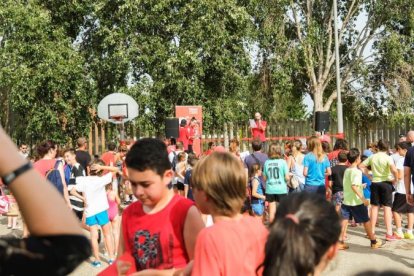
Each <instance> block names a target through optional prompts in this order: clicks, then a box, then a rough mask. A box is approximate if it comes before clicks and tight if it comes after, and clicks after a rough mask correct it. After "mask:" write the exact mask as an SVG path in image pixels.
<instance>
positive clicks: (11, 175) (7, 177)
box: [1, 162, 32, 186]
mask: <svg viewBox="0 0 414 276" xmlns="http://www.w3.org/2000/svg"><path fill="white" fill-rule="evenodd" d="M31 168H32V163H30V162H28V163H26V164H24V165H23V166H21V167H19V168H17V169H16V170H14V171H12V172H11V173H9V174H7V175H5V176H3V177H2V178H1V180H2V182H3V184H4V185H6V186H8V185H10V183H12V182H13V181H14V180H15V179H16V178H17V177H18V176H19V175H21V174H23V173H25V172H26V171H28V170H30V169H31Z"/></svg>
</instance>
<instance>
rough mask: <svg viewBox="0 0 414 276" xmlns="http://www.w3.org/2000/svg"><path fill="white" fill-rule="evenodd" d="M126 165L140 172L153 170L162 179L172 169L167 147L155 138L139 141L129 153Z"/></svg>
mask: <svg viewBox="0 0 414 276" xmlns="http://www.w3.org/2000/svg"><path fill="white" fill-rule="evenodd" d="M125 163H126V165H127V167H128V168H131V169H134V170H137V171H140V172H143V171H145V170H152V171H154V172H155V173H157V174H158V175H160V176H161V177H162V176H163V175H164V173H165V171H167V170H170V169H171V163H170V160H169V159H168V152H167V146H166V145H165V144H164V143H163V142H162V141H160V140H158V139H154V138H144V139H140V140H138V141H137V142H136V143H135V144H134V145H133V146H132V147H131V149H130V150H129V152H128V153H127V155H126V158H125Z"/></svg>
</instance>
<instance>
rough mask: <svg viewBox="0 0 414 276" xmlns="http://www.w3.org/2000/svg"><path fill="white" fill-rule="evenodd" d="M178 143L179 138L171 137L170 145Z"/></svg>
mask: <svg viewBox="0 0 414 276" xmlns="http://www.w3.org/2000/svg"><path fill="white" fill-rule="evenodd" d="M176 144H177V139H175V138H174V137H171V138H170V145H173V146H175V145H176Z"/></svg>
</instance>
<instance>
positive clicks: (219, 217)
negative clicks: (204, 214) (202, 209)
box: [211, 212, 243, 223]
mask: <svg viewBox="0 0 414 276" xmlns="http://www.w3.org/2000/svg"><path fill="white" fill-rule="evenodd" d="M211 216H212V217H213V221H214V223H217V222H219V221H230V220H240V219H241V218H242V217H243V215H242V214H239V213H237V214H235V215H233V216H225V215H221V214H217V213H214V212H213V213H211Z"/></svg>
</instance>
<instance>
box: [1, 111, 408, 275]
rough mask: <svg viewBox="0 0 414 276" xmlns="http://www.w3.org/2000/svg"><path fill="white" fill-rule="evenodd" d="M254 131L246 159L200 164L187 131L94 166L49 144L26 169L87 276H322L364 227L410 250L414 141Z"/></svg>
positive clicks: (214, 148)
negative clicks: (280, 139)
mask: <svg viewBox="0 0 414 276" xmlns="http://www.w3.org/2000/svg"><path fill="white" fill-rule="evenodd" d="M255 120H256V123H257V129H256V130H252V133H253V132H254V133H256V137H253V139H252V141H251V149H252V150H251V152H249V153H241V152H240V143H239V141H238V140H236V139H232V140H231V141H230V145H229V148H228V149H226V148H224V147H223V146H222V145H220V144H219V143H217V142H209V143H208V147H207V149H206V150H205V151H204V152H203V153H201V154H200V155H199V156H197V155H196V154H195V153H194V150H193V147H192V139H193V138H194V137H195V136H196V133H194V131H193V130H191V129H192V128H191V127H190V128H188V127H186V124H187V122H186V121H185V120H182V121H181V127H180V137H178V139H175V138H170V137H167V138H165V139H164V140H160V139H152V138H144V139H140V140H138V141H128V142H125V141H123V142H121V143H119V144H118V145H117V144H115V143H113V142H110V143H108V145H107V151H106V152H104V153H103V154H102V155H101V156H94V157H91V156H90V155H89V153H88V151H87V140H86V139H85V138H83V137H81V138H79V139H78V140H77V148H75V149H73V148H66V149H63V148H60V147H58V145H56V144H55V143H54V142H52V141H45V142H43V143H41V144H39V145H38V146H37V148H36V150H37V159H36V160H31V162H33V167H34V168H35V170H36V171H37V172H38V173H39V174H40V175H42V176H43V177H44V178H47V179H49V181H51V182H52V184H53V185H54V186H55V187H56V188H57V189H58V191H59V193H60V194H61V196H62V198H63V200H64V202H65V203H66V205H67V208H68V209H70V210H72V212H73V213H74V214H75V216H76V217H77V219H78V221H79V225H81V227H82V228H83V230H84V231H85V232H87V233H89V236H90V243H91V248H92V255H93V256H92V257H91V260H90V263H91V265H93V266H94V267H100V266H101V265H102V259H105V260H106V262H107V263H108V265H109V268H108V271H110V270H111V269H112V270H113V271H117V273H118V275H128V273H130V272H131V271H144V270H145V271H146V272H148V273H149V274H151V275H156V274H157V273H161V272H160V271H162V273H163V274H162V275H164V274H165V275H168V274H170V275H172V274H174V273H176V274H177V273H178V274H180V273H181V274H182V275H190V274H192V275H283V274H286V275H319V274H320V273H321V272H322V271H323V270H324V269H325V268H326V267H327V265H328V264H329V262H330V261H331V260H332V259H334V257H335V256H336V254H337V250H338V249H339V250H346V249H348V248H349V245H348V244H347V243H346V240H347V229H348V227H352V226H357V225H358V224H359V225H362V226H363V227H364V229H365V232H366V238H367V239H369V241H370V242H369V244H368V243H367V245H369V246H370V247H371V248H372V249H378V248H381V247H382V246H383V244H384V240H385V241H388V242H394V241H398V240H401V239H410V240H414V235H413V223H414V206H413V205H412V204H413V199H412V195H411V194H412V192H413V187H412V181H411V172H412V169H414V148H413V147H412V143H413V142H414V135H413V134H414V132H412V131H410V132H409V133H408V135H407V136H401V137H400V138H399V139H400V141H399V142H398V143H397V144H396V145H395V147H394V150H391V149H390V145H389V143H388V142H387V141H386V140H384V139H380V140H379V141H376V142H375V143H371V144H369V147H368V148H367V149H365V150H363V149H357V148H350V147H349V143H348V141H346V140H345V139H336V141H335V144H334V145H333V150H331V149H330V148H331V145H330V143H329V142H328V141H326V140H325V139H323V136H316V135H315V136H311V137H309V138H308V139H307V140H306V144H305V143H303V142H302V141H301V140H292V141H287V142H285V143H270V142H266V143H265V140H264V139H263V137H262V135H261V134H262V133H263V132H264V130H265V128H266V123H265V122H264V123H263V122H262V121H261V116H260V114H259V113H257V114H255ZM191 124H196V122H195V121H192V122H190V125H191ZM184 136H185V137H187V138H183V137H184ZM27 149H28V147H27V145H25V144H22V145H21V146H20V155H21V156H22V157H23V158H26V159H30V157H29V156H30V155H29V154H28V151H27ZM361 152H362V154H361ZM51 171H55V172H58V174H57V175H60V176H61V179H58V180H53V178H51V177H50V173H51ZM51 179H52V180H51ZM55 182H56V183H55ZM57 183H60V184H57ZM59 185H61V187H60V186H59ZM2 192H3V194H5V195H7V196H8V198H9V199H10V204H11V205H10V207H11V208H9V210H8V212H7V213H5V214H6V215H8V216H9V218H10V219H9V220H8V227H9V228H12V229H16V228H17V227H18V226H17V222H16V217H17V216H19V211H18V209H19V208H18V207H17V206H18V205H19V204H18V203H16V202H15V200H14V198H13V195H12V191H9V189H8V187H7V186H3V188H2ZM381 210H382V211H383V212H384V224H385V226H386V235H385V237H384V238H383V239H381V238H379V237H378V236H377V235H376V226H377V224H378V218H379V216H378V213H379V212H380V211H381ZM405 217H406V218H407V220H406V225H405V226H406V227H405V229H403V219H404V218H405ZM24 219H26V218H24ZM23 221H24V220H23ZM393 221H394V224H395V230H393V223H392V222H393ZM56 223H59V222H56ZM31 235H32V233H31V231H30V229H28V228H27V227H24V234H23V236H24V237H30V236H31ZM101 239H102V240H103V241H104V243H103V246H102V247H100V242H101ZM102 248H104V249H102ZM240 252H243V256H241V255H240ZM102 256H104V258H102ZM114 262H115V263H114ZM114 269H115V270H114ZM108 275H109V274H108Z"/></svg>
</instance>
